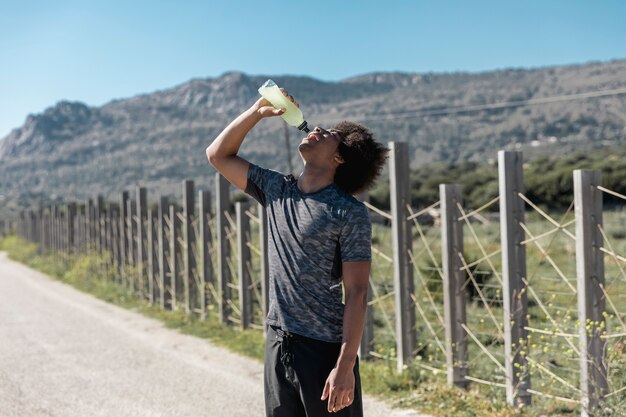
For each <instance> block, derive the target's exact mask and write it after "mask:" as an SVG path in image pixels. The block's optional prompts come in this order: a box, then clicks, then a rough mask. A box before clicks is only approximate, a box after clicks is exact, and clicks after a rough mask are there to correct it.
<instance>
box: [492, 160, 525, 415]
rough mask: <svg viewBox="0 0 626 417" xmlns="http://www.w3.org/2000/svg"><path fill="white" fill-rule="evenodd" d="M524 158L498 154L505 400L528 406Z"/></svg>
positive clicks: (516, 404) (515, 404)
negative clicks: (521, 196) (521, 195)
mask: <svg viewBox="0 0 626 417" xmlns="http://www.w3.org/2000/svg"><path fill="white" fill-rule="evenodd" d="M522 164H523V156H522V153H521V152H508V151H500V152H498V173H499V175H498V177H499V183H500V184H499V186H500V234H501V242H502V243H501V244H502V297H503V307H504V311H503V313H504V362H505V363H504V368H505V372H506V381H505V384H506V398H507V402H508V403H509V404H510V405H514V406H518V405H529V404H530V403H531V395H530V393H529V392H528V390H529V389H530V369H529V366H528V360H527V358H526V356H525V355H522V354H521V352H522V351H523V350H525V351H528V349H527V344H528V331H527V330H526V327H527V326H528V319H527V315H528V295H527V289H526V284H524V280H525V279H526V247H525V246H524V245H523V244H522V242H523V241H524V236H525V235H524V230H523V229H522V226H520V224H523V223H524V222H525V221H524V203H523V201H522V199H521V198H520V197H519V194H524V183H523V170H522V168H523V167H522Z"/></svg>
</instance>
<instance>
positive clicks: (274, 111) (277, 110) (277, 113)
mask: <svg viewBox="0 0 626 417" xmlns="http://www.w3.org/2000/svg"><path fill="white" fill-rule="evenodd" d="M286 110H287V109H285V108H281V109H274V110H272V113H274V114H275V115H276V116H280V115H281V114H283V113H284V112H285V111H286Z"/></svg>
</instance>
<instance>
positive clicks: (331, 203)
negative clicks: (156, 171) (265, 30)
mask: <svg viewBox="0 0 626 417" xmlns="http://www.w3.org/2000/svg"><path fill="white" fill-rule="evenodd" d="M246 193H248V194H249V195H251V196H252V197H254V199H255V200H257V201H258V202H259V203H261V204H263V205H264V206H265V207H266V209H267V217H268V226H269V227H268V230H269V232H268V234H269V238H268V258H269V270H270V280H269V281H270V282H269V310H268V314H267V317H266V321H267V324H269V325H272V326H278V327H281V328H282V329H283V330H286V331H288V332H292V333H296V334H300V335H302V336H306V337H310V338H313V339H318V340H323V341H326V342H340V341H341V339H342V329H343V310H344V305H343V302H342V295H343V292H342V285H341V284H342V262H346V261H369V260H370V259H371V223H370V219H369V215H368V212H367V208H366V207H365V205H364V204H363V203H361V202H359V201H358V200H357V199H355V198H354V197H353V196H351V195H349V194H347V193H345V192H344V191H343V190H342V189H341V188H339V187H338V186H337V185H335V184H330V185H328V186H327V187H324V188H322V189H321V190H318V191H316V192H313V193H303V192H302V191H300V189H299V188H298V185H297V180H296V179H295V178H294V177H293V176H292V175H283V174H281V173H279V172H276V171H272V170H269V169H265V168H261V167H259V166H257V165H254V164H250V168H249V170H248V182H247V185H246Z"/></svg>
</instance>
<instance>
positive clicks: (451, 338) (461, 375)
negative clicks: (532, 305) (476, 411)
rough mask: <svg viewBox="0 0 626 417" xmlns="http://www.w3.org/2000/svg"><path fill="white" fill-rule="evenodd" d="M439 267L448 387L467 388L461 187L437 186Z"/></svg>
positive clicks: (451, 185)
mask: <svg viewBox="0 0 626 417" xmlns="http://www.w3.org/2000/svg"><path fill="white" fill-rule="evenodd" d="M439 195H440V201H441V263H442V265H443V305H444V319H445V324H446V363H447V371H448V385H450V386H457V387H460V388H467V386H468V380H467V379H465V377H466V376H467V372H468V369H467V333H466V332H465V329H463V327H462V325H463V324H467V319H466V309H465V292H464V291H463V287H464V284H465V276H466V272H464V271H463V269H462V267H463V262H462V260H461V257H462V256H463V224H464V223H465V222H464V221H463V220H460V217H461V211H460V210H459V206H458V205H459V204H462V201H463V200H462V196H461V186H460V185H457V184H441V185H440V186H439Z"/></svg>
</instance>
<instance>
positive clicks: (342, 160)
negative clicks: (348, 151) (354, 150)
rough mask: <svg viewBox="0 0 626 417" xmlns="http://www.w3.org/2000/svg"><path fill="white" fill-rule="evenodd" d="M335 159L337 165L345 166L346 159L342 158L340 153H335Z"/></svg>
mask: <svg viewBox="0 0 626 417" xmlns="http://www.w3.org/2000/svg"><path fill="white" fill-rule="evenodd" d="M333 159H334V160H335V162H337V164H339V165H341V164H343V163H344V162H346V161H344V159H343V158H342V157H341V155H339V152H336V153H335V156H334V157H333Z"/></svg>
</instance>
